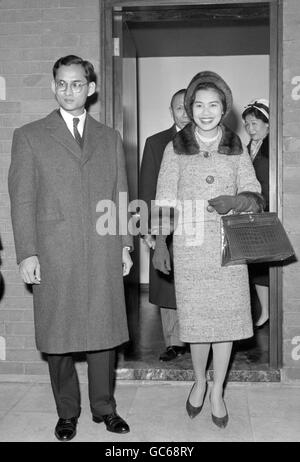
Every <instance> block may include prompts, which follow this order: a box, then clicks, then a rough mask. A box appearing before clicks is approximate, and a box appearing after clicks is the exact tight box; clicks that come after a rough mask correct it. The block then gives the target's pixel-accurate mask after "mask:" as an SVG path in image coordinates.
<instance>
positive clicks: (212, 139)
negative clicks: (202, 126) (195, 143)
mask: <svg viewBox="0 0 300 462" xmlns="http://www.w3.org/2000/svg"><path fill="white" fill-rule="evenodd" d="M220 130H221V129H220V127H218V133H217V134H216V135H215V136H214V137H213V138H205V137H204V136H202V135H200V133H198V130H197V129H196V136H197V138H198V139H199V140H200V141H202V143H205V144H210V143H213V142H214V141H216V140H217V138H218V136H219V134H220Z"/></svg>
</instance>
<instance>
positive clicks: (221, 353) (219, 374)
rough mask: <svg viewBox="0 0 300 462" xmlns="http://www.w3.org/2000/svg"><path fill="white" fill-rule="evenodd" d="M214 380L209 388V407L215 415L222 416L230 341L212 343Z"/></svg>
mask: <svg viewBox="0 0 300 462" xmlns="http://www.w3.org/2000/svg"><path fill="white" fill-rule="evenodd" d="M212 348H213V367H214V381H213V386H212V389H211V395H210V398H211V409H212V413H213V414H214V415H215V416H216V417H223V416H224V415H225V414H226V408H225V404H224V401H223V389H224V381H225V378H226V374H227V369H228V364H229V360H230V356H231V350H232V342H218V343H213V344H212Z"/></svg>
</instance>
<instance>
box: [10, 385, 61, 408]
mask: <svg viewBox="0 0 300 462" xmlns="http://www.w3.org/2000/svg"><path fill="white" fill-rule="evenodd" d="M14 411H16V412H19V411H31V412H56V408H55V401H54V397H53V395H52V390H51V385H50V384H46V383H43V384H41V383H37V384H34V385H32V387H31V389H30V390H29V391H28V392H27V393H26V395H24V397H23V398H22V399H20V400H19V402H18V403H17V405H16V406H15V408H14Z"/></svg>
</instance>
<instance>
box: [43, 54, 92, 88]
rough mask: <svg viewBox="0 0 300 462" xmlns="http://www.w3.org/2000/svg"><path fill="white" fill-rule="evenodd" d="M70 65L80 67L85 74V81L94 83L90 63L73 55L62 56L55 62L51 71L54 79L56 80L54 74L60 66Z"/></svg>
mask: <svg viewBox="0 0 300 462" xmlns="http://www.w3.org/2000/svg"><path fill="white" fill-rule="evenodd" d="M72 64H79V65H80V66H82V67H83V69H84V72H85V78H86V80H87V81H88V82H89V83H91V82H95V83H96V73H95V69H94V66H93V65H92V63H90V62H89V61H86V60H84V59H82V58H80V57H79V56H75V55H68V56H63V57H62V58H59V59H58V60H57V61H56V63H55V64H54V66H53V69H52V72H53V77H54V79H55V78H56V73H57V71H58V69H59V68H60V67H61V66H71V65H72Z"/></svg>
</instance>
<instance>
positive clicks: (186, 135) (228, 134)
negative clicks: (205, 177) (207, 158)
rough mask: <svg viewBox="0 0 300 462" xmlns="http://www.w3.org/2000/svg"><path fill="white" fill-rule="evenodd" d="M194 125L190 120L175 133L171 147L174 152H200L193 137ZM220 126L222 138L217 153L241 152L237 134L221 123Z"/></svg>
mask: <svg viewBox="0 0 300 462" xmlns="http://www.w3.org/2000/svg"><path fill="white" fill-rule="evenodd" d="M195 127H196V125H195V124H194V122H190V123H188V124H187V125H186V126H185V127H184V128H183V129H182V130H180V131H179V132H178V133H176V135H175V137H174V139H173V147H174V151H175V152H176V154H187V155H193V154H198V153H199V152H200V150H199V145H198V143H197V141H196V137H195ZM220 127H221V129H222V138H221V141H220V144H219V147H218V153H219V154H226V155H239V154H242V152H243V147H242V142H241V140H240V138H239V136H238V135H236V134H235V133H234V132H233V131H232V130H230V129H229V128H228V127H226V126H225V125H223V124H221V125H220Z"/></svg>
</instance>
